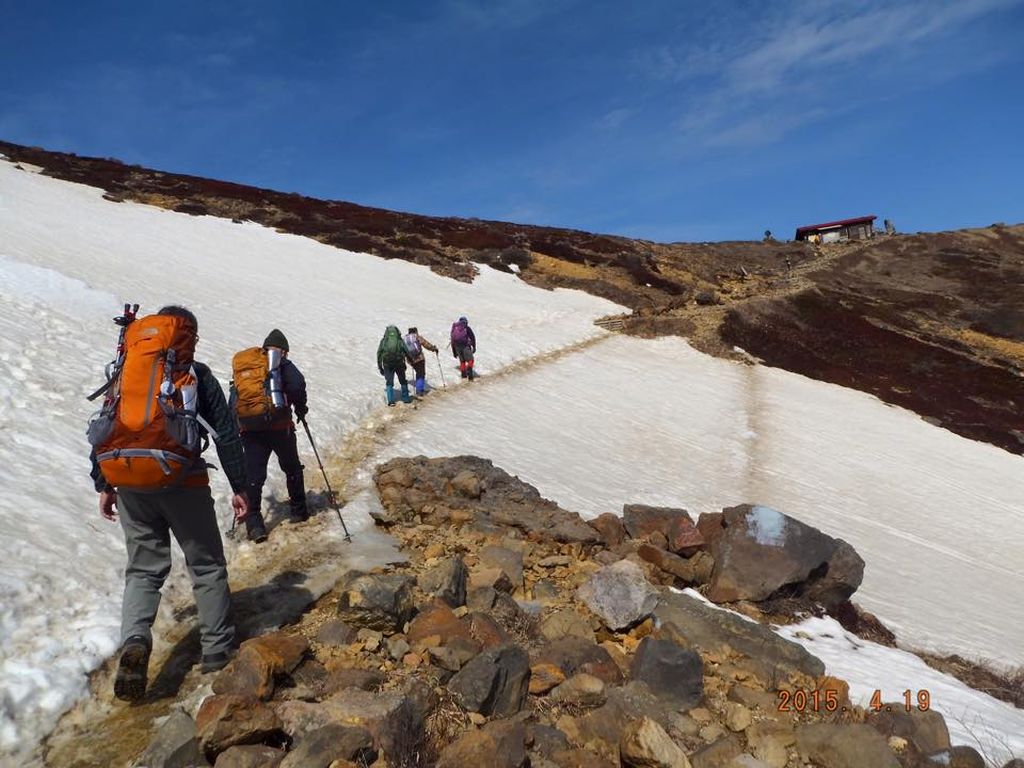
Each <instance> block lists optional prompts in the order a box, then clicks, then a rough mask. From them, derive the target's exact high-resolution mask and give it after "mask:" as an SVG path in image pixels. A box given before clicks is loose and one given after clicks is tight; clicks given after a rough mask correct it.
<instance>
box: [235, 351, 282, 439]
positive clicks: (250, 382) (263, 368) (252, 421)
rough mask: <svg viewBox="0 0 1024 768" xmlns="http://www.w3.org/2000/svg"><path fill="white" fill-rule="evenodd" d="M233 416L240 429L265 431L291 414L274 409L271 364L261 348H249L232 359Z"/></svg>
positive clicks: (277, 408)
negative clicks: (271, 392) (235, 416)
mask: <svg viewBox="0 0 1024 768" xmlns="http://www.w3.org/2000/svg"><path fill="white" fill-rule="evenodd" d="M231 371H232V376H233V377H234V380H233V386H234V388H235V393H234V401H235V414H236V415H237V416H238V426H240V427H241V428H242V429H265V428H266V427H268V426H270V423H271V422H273V421H278V420H280V419H282V418H283V417H284V416H286V415H289V414H290V413H291V410H290V408H289V407H288V406H287V405H285V406H284V407H275V406H274V401H273V399H272V397H271V394H270V362H269V359H268V356H267V350H265V349H263V347H250V348H249V349H243V350H242V351H241V352H238V353H237V354H236V355H235V356H234V357H233V358H231Z"/></svg>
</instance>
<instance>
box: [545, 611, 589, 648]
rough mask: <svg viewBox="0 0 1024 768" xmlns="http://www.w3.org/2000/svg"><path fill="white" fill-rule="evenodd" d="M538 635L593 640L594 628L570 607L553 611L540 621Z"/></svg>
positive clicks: (552, 637) (547, 637)
mask: <svg viewBox="0 0 1024 768" xmlns="http://www.w3.org/2000/svg"><path fill="white" fill-rule="evenodd" d="M540 635H541V637H543V638H544V639H545V640H558V639H559V638H562V637H580V638H583V639H584V640H589V641H590V642H593V641H594V630H592V629H591V628H590V622H589V621H587V620H586V619H585V618H584V617H583V616H581V615H580V614H578V613H577V612H576V611H574V610H572V609H571V608H566V609H564V610H561V611H555V612H554V613H552V614H551V615H549V616H548V617H547V618H545V619H544V620H543V621H542V622H541V623H540Z"/></svg>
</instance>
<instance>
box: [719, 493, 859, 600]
mask: <svg viewBox="0 0 1024 768" xmlns="http://www.w3.org/2000/svg"><path fill="white" fill-rule="evenodd" d="M722 524H723V527H724V531H722V532H721V534H720V535H719V536H717V538H716V539H715V540H714V542H713V544H712V545H711V553H712V555H713V556H714V559H715V568H714V571H713V573H712V575H711V587H710V590H709V592H708V597H709V598H711V599H712V600H714V601H715V602H716V603H726V602H733V601H736V600H755V601H757V600H764V599H766V598H769V597H772V596H775V595H780V594H782V595H785V596H788V597H804V598H808V599H811V600H815V601H817V602H819V603H821V604H822V605H824V606H825V607H827V608H831V607H834V606H836V605H839V604H840V603H842V602H843V601H845V600H847V599H848V598H849V597H850V595H852V594H853V593H854V592H855V591H856V589H857V587H859V586H860V583H861V580H862V579H863V577H864V561H863V560H862V559H861V557H860V556H859V555H858V554H857V553H856V552H855V551H854V549H853V547H851V546H850V545H849V544H847V543H846V542H845V541H843V540H841V539H834V538H832V537H831V536H828V535H826V534H824V533H822V532H821V531H819V530H818V529H817V528H812V527H811V526H809V525H805V524H804V523H801V522H800V521H799V520H795V519H794V518H792V517H789V516H788V515H784V514H782V513H781V512H779V511H777V510H774V509H772V508H771V507H765V506H760V505H750V504H743V505H740V506H738V507H730V508H728V509H726V510H724V512H723V516H722Z"/></svg>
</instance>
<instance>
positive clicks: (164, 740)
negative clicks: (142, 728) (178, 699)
mask: <svg viewBox="0 0 1024 768" xmlns="http://www.w3.org/2000/svg"><path fill="white" fill-rule="evenodd" d="M139 764H140V765H145V766H148V768H187V767H188V766H208V765H209V763H208V762H206V758H205V757H204V756H203V753H202V751H201V750H200V748H199V736H198V734H197V732H196V723H195V721H194V720H193V719H192V718H191V717H189V716H188V715H186V714H185V713H184V712H182V711H181V710H179V709H175V710H172V711H171V714H170V715H168V716H167V719H166V720H164V722H163V723H162V724H161V725H160V727H159V728H158V729H157V732H156V736H155V737H154V738H153V741H152V742H150V744H149V746H148V747H146V751H145V752H143V753H142V757H141V758H140V759H139Z"/></svg>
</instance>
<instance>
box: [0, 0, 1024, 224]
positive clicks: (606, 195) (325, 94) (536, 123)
mask: <svg viewBox="0 0 1024 768" xmlns="http://www.w3.org/2000/svg"><path fill="white" fill-rule="evenodd" d="M0 19H3V26H4V32H3V37H4V42H3V45H2V46H0V138H3V139H6V140H9V141H14V142H18V143H24V144H32V145H38V146H43V147H47V148H50V149H59V150H65V151H72V152H77V153H79V154H87V155H99V156H104V157H117V158H120V159H122V160H124V161H125V162H128V163H140V164H143V165H147V166H152V167H156V168H161V169H165V170H170V171H177V172H183V173H194V174H198V175H202V176H211V177H216V178H224V179H230V180H233V181H239V182H242V183H247V184H255V185H259V186H264V187H271V188H274V189H280V190H283V191H289V192H292V191H293V192H301V193H303V194H309V195H314V196H317V197H325V198H332V199H342V200H350V201H353V202H358V203H363V204H367V205H376V206H381V207H386V208H392V209H398V210H407V211H415V212H419V213H429V214H437V215H456V216H477V217H480V218H493V219H504V220H512V221H520V222H527V223H537V224H553V225H559V226H569V227H576V228H581V229H587V230H592V231H600V232H611V233H616V234H624V235H630V236H635V237H643V238H649V239H653V240H662V241H672V240H720V239H752V238H759V237H760V235H761V233H762V232H763V231H764V229H765V228H770V229H771V230H773V231H774V232H775V233H776V234H777V235H779V236H782V237H792V231H793V229H794V227H796V226H797V225H800V224H807V223H815V222H818V221H823V220H828V219H832V218H841V217H846V216H853V215H860V214H866V213H874V214H878V215H879V216H880V217H888V218H891V219H893V220H894V222H895V224H896V226H897V227H898V228H899V229H900V230H902V231H917V230H936V229H951V228H956V227H962V226H974V225H986V224H990V223H992V222H995V221H1006V222H1019V221H1024V142H1022V138H1021V137H1022V136H1024V0H955V1H947V0H906V1H905V2H899V1H898V0H849V1H847V2H837V1H835V0H778V1H776V2H744V1H743V0H735V1H728V0H721V1H720V2H714V3H710V2H704V1H703V0H701V1H700V2H689V1H688V0H646V1H645V0H641V1H640V2H637V3H624V2H622V1H621V0H615V1H614V2H609V1H606V0H437V1H434V0H419V1H418V2H405V1H404V0H402V1H399V0H377V2H373V1H372V0H371V1H365V0H364V2H359V3H356V2H344V1H342V0H338V1H336V2H330V1H327V0H325V1H321V2H301V0H296V2H293V3H281V2H270V1H265V0H246V1H245V2H234V1H229V0H221V1H219V2H213V3H211V2H190V1H188V0H183V1H181V2H175V3H166V2H165V3H139V2H116V3H115V2H102V1H99V2H87V3H86V2H79V1H78V0H75V1H74V2H46V1H45V0H39V1H38V2H31V3H30V2H24V1H23V0H0Z"/></svg>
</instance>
